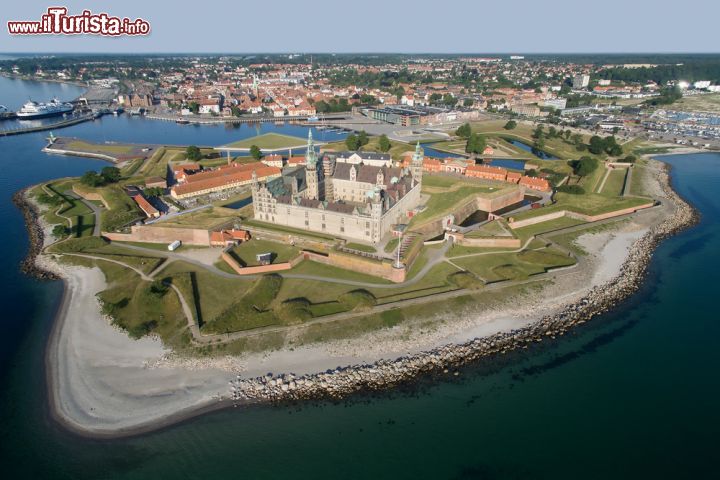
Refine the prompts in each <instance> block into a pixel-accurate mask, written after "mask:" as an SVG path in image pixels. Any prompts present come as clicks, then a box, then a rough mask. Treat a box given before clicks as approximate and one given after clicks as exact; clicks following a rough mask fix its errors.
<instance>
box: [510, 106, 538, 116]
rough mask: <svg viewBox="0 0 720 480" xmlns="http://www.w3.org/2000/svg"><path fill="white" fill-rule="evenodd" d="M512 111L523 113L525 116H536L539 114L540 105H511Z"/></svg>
mask: <svg viewBox="0 0 720 480" xmlns="http://www.w3.org/2000/svg"><path fill="white" fill-rule="evenodd" d="M510 110H511V111H512V112H513V113H517V114H518V115H525V116H527V117H538V116H540V107H538V106H537V105H525V104H522V105H513V106H512V107H511V109H510Z"/></svg>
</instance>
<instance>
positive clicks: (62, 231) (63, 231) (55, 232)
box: [52, 225, 69, 239]
mask: <svg viewBox="0 0 720 480" xmlns="http://www.w3.org/2000/svg"><path fill="white" fill-rule="evenodd" d="M68 233H69V231H68V227H66V226H65V225H55V226H54V227H53V229H52V236H53V237H55V238H57V239H60V238H63V237H64V236H65V235H67V234H68Z"/></svg>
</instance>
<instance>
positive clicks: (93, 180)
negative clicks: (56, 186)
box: [80, 167, 122, 187]
mask: <svg viewBox="0 0 720 480" xmlns="http://www.w3.org/2000/svg"><path fill="white" fill-rule="evenodd" d="M121 176H122V175H121V173H120V169H119V168H117V167H103V169H102V170H100V173H98V172H96V171H95V170H89V171H87V172H85V173H84V174H83V176H82V177H80V183H82V184H83V185H87V186H88V187H102V186H103V185H107V184H109V183H115V182H117V181H118V180H120V178H121Z"/></svg>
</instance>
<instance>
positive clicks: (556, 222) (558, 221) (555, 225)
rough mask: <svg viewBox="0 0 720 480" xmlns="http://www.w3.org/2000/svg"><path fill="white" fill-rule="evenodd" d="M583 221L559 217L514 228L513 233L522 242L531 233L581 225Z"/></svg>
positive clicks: (538, 233) (535, 233)
mask: <svg viewBox="0 0 720 480" xmlns="http://www.w3.org/2000/svg"><path fill="white" fill-rule="evenodd" d="M583 223H585V222H583V221H582V220H576V219H574V218H570V217H560V218H555V219H553V220H548V221H547V222H540V223H536V224H535V225H528V226H527V227H522V228H518V229H516V230H514V232H515V234H516V235H517V236H518V237H520V239H521V240H522V241H523V243H524V242H525V241H526V240H527V239H528V238H530V237H532V236H533V235H540V234H542V233H545V232H552V231H554V230H559V229H561V228H568V227H574V226H575V225H581V224H583Z"/></svg>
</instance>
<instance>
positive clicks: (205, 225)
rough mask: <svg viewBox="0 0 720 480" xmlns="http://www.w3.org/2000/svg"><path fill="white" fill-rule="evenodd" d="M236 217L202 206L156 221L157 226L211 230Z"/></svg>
mask: <svg viewBox="0 0 720 480" xmlns="http://www.w3.org/2000/svg"><path fill="white" fill-rule="evenodd" d="M237 219H238V217H236V216H233V215H228V214H227V213H224V212H218V211H215V209H214V208H204V209H202V210H198V211H196V212H192V213H187V214H185V215H178V216H176V217H173V218H172V219H170V220H167V221H164V222H158V223H157V225H158V226H162V227H174V228H202V229H207V230H212V229H214V228H215V227H219V226H220V225H222V224H225V223H228V222H232V221H233V220H237Z"/></svg>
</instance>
